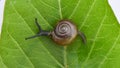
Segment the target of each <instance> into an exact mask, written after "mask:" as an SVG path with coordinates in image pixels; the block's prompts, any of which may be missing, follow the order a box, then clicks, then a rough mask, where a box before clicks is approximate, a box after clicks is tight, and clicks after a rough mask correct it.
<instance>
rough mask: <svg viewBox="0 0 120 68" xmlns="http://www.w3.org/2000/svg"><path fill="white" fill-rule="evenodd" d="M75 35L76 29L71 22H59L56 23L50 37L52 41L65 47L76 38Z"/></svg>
mask: <svg viewBox="0 0 120 68" xmlns="http://www.w3.org/2000/svg"><path fill="white" fill-rule="evenodd" d="M77 33H78V32H77V28H76V26H75V25H74V24H73V23H72V22H70V21H68V20H61V21H59V22H58V24H57V26H56V28H55V29H54V31H52V34H51V35H52V39H53V40H54V41H55V42H56V43H58V44H60V45H67V44H70V43H71V42H72V41H73V40H74V38H75V37H76V36H77Z"/></svg>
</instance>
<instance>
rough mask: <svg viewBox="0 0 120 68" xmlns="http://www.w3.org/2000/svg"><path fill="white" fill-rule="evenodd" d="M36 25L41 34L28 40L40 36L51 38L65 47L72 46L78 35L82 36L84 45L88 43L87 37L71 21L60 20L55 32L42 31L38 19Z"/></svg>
mask: <svg viewBox="0 0 120 68" xmlns="http://www.w3.org/2000/svg"><path fill="white" fill-rule="evenodd" d="M35 23H36V25H37V27H38V29H39V33H38V34H36V35H34V36H31V37H28V38H25V39H26V40H27V39H31V38H35V37H39V36H51V38H52V39H53V40H54V41H55V42H56V43H58V44H60V45H63V46H64V45H68V44H70V43H71V42H72V41H73V40H74V39H75V38H76V36H77V35H80V37H81V38H82V41H83V43H86V37H85V35H84V34H83V33H82V32H80V31H78V29H77V27H76V26H75V25H74V24H73V23H72V22H71V21H69V20H60V21H59V22H58V23H57V26H56V27H55V29H54V30H53V31H46V30H42V29H41V27H40V25H39V24H38V21H37V18H35Z"/></svg>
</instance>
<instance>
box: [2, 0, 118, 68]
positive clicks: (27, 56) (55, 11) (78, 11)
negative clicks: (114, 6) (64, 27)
mask: <svg viewBox="0 0 120 68" xmlns="http://www.w3.org/2000/svg"><path fill="white" fill-rule="evenodd" d="M35 18H38V21H39V24H40V25H41V26H42V28H43V29H44V30H53V29H54V27H55V26H56V23H57V22H58V21H59V20H61V19H70V20H72V21H73V22H74V24H76V26H77V27H78V30H79V31H81V32H83V33H84V34H85V35H86V37H87V44H86V45H84V44H83V43H82V41H81V39H80V37H79V36H78V37H77V38H76V39H75V40H74V41H73V42H72V43H71V44H70V45H69V46H65V47H63V46H60V45H58V44H56V43H55V42H53V41H52V39H51V38H50V37H39V38H35V39H31V40H25V38H26V37H29V36H32V35H35V34H36V33H37V32H38V29H37V27H36V25H35V23H34V19H35ZM119 27H120V26H119V24H118V22H117V20H116V18H115V16H114V14H113V12H112V10H111V8H110V6H109V4H108V2H107V0H7V1H6V5H5V12H4V23H3V26H2V34H1V39H0V40H1V41H0V68H120V28H119Z"/></svg>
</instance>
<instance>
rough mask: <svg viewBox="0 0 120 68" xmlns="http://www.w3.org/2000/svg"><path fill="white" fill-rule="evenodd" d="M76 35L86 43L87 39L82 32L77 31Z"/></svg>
mask: <svg viewBox="0 0 120 68" xmlns="http://www.w3.org/2000/svg"><path fill="white" fill-rule="evenodd" d="M78 35H80V37H81V38H82V41H83V43H84V44H86V42H87V40H86V36H85V35H84V33H82V32H80V31H78Z"/></svg>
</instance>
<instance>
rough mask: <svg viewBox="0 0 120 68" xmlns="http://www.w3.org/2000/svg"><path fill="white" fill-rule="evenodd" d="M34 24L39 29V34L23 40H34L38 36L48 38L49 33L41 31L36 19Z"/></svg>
mask: <svg viewBox="0 0 120 68" xmlns="http://www.w3.org/2000/svg"><path fill="white" fill-rule="evenodd" d="M35 23H36V25H37V27H38V29H39V32H38V34H36V35H34V36H31V37H28V38H25V40H28V39H31V38H35V37H39V36H49V35H50V34H51V32H50V31H46V30H42V29H41V27H40V25H39V24H38V21H37V18H35Z"/></svg>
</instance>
